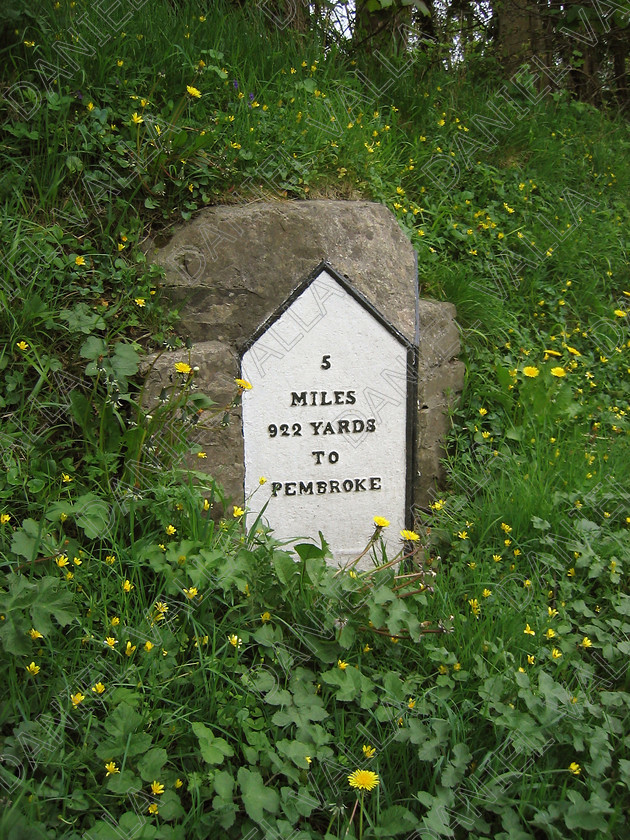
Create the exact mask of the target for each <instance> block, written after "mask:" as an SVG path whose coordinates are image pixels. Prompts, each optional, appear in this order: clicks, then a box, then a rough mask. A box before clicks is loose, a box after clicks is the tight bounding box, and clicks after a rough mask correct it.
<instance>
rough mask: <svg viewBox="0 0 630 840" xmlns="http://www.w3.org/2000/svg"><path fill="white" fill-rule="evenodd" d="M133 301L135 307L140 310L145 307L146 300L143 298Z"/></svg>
mask: <svg viewBox="0 0 630 840" xmlns="http://www.w3.org/2000/svg"><path fill="white" fill-rule="evenodd" d="M133 301H134V303H135V304H136V306H139V307H140V308H141V309H142V307H143V306H146V305H147V302H146V300H145V299H144V298H141V297H137V298H134V299H133Z"/></svg>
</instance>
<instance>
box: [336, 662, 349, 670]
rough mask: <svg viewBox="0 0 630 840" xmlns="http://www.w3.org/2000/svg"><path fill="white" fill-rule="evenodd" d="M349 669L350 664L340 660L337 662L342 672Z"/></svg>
mask: <svg viewBox="0 0 630 840" xmlns="http://www.w3.org/2000/svg"><path fill="white" fill-rule="evenodd" d="M347 667H348V663H347V662H344V661H343V659H338V660H337V668H340V669H341V670H342V671H345V670H346V668H347Z"/></svg>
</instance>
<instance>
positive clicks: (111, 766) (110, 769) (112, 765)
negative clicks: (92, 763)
mask: <svg viewBox="0 0 630 840" xmlns="http://www.w3.org/2000/svg"><path fill="white" fill-rule="evenodd" d="M105 769H106V770H107V773H106V774H105V775H106V776H113V775H114V773H120V770H119V769H118V767H116V762H115V761H108V762H107V764H106V765H105Z"/></svg>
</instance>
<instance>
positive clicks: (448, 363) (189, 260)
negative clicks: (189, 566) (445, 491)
mask: <svg viewBox="0 0 630 840" xmlns="http://www.w3.org/2000/svg"><path fill="white" fill-rule="evenodd" d="M149 258H150V259H151V260H152V261H155V262H157V263H158V264H160V265H161V266H163V268H164V271H165V279H164V284H163V288H164V289H165V290H166V291H167V293H168V294H169V295H170V296H171V298H172V299H173V301H174V302H176V303H177V304H178V305H179V306H180V307H181V321H180V325H179V329H180V332H181V333H182V334H185V335H188V336H190V338H192V339H193V341H194V342H195V343H194V345H193V348H192V350H191V352H190V357H189V354H188V352H187V351H186V352H182V351H177V352H175V353H170V354H167V353H165V354H163V355H162V356H161V357H160V359H159V360H158V362H157V363H156V365H155V369H154V373H153V375H152V385H151V388H152V389H153V391H154V392H155V391H156V390H157V392H159V386H160V383H161V382H163V381H168V377H169V375H170V374H171V373H172V371H173V370H174V368H173V365H174V363H175V362H177V361H187V362H189V364H191V365H193V366H194V365H197V366H199V371H198V373H197V374H196V377H195V381H196V383H197V386H198V387H199V388H200V389H201V390H203V391H204V392H205V393H207V394H208V395H209V396H210V397H211V398H212V399H213V400H215V402H217V403H218V404H219V405H222V406H223V405H226V404H228V403H229V402H230V400H231V399H232V397H233V396H234V393H235V386H234V384H233V380H234V377H236V376H238V370H239V367H238V359H239V354H240V353H241V351H242V350H243V348H244V346H245V344H246V343H247V342H248V341H249V340H250V339H251V337H252V335H253V334H254V332H255V331H256V330H257V328H258V327H260V325H261V324H263V323H264V322H265V321H266V320H267V319H268V318H270V317H271V316H272V315H273V314H274V312H276V310H277V309H278V307H279V306H280V305H281V304H282V303H283V302H284V301H285V300H286V299H287V298H288V297H289V295H290V294H291V293H292V292H293V290H294V289H295V288H296V287H297V286H298V285H299V284H300V282H301V281H303V280H304V278H305V277H306V276H307V275H309V274H310V273H311V272H312V271H313V270H314V269H315V267H316V266H317V265H318V264H319V263H320V262H322V261H323V260H326V261H327V262H328V263H330V264H331V265H332V267H333V268H334V269H335V270H336V271H337V272H338V273H339V274H341V275H345V276H346V277H347V278H348V280H349V282H350V283H351V284H352V285H353V286H354V287H355V288H356V289H357V290H358V291H359V292H360V293H362V294H363V295H364V296H365V297H366V298H367V299H368V300H369V301H370V302H371V303H372V304H373V306H374V307H375V308H376V309H377V310H378V311H379V312H380V313H381V314H382V315H383V316H384V317H385V318H386V319H387V320H388V321H389V322H390V323H391V324H392V325H393V326H394V327H395V328H396V329H397V330H398V331H399V332H400V333H402V335H403V336H405V337H406V338H407V339H408V340H409V341H411V342H412V343H414V344H417V345H418V348H419V349H418V359H419V382H418V409H419V413H418V442H417V448H416V459H417V464H416V475H415V482H414V484H415V503H416V505H421V506H425V505H426V504H428V502H429V500H430V495H429V494H430V491H431V487H432V486H433V484H434V483H435V482H436V481H439V479H440V477H441V474H442V471H441V468H440V463H439V462H440V458H441V456H442V452H443V450H442V439H443V435H444V432H445V431H446V429H447V426H448V420H447V416H446V408H447V406H448V405H449V403H450V402H452V400H453V399H454V398H455V397H456V396H457V394H458V393H459V392H460V391H461V387H462V383H463V365H462V364H461V363H460V362H458V361H457V356H458V354H459V350H460V346H459V332H458V329H457V325H456V323H455V320H454V319H455V307H454V306H452V305H451V304H448V303H441V302H438V301H432V300H418V299H417V277H416V268H415V254H414V251H413V248H412V246H411V245H410V243H409V241H408V240H407V238H406V237H405V235H404V234H403V232H402V231H401V229H400V227H399V226H398V224H397V222H396V219H395V217H394V216H393V215H392V214H391V213H390V212H389V211H388V210H387V208H385V207H384V206H382V205H379V204H373V203H370V202H364V201H348V202H346V201H305V202H303V201H291V202H268V203H258V204H253V205H248V206H222V207H216V208H209V209H207V210H204V211H202V212H201V213H200V214H199V215H198V216H197V218H196V219H195V220H194V221H192V222H190V223H188V224H186V225H184V226H181V227H180V228H178V229H177V230H176V231H175V232H174V235H173V236H172V237H171V239H170V240H169V241H168V242H167V243H166V244H165V245H163V246H162V247H159V248H158V247H155V246H154V247H152V249H151V250H150V251H149ZM305 329H306V330H307V326H306V327H305ZM196 441H197V442H198V444H199V446H200V447H201V448H202V449H203V450H204V451H206V452H207V455H208V457H207V460H203V461H200V462H197V463H195V464H194V466H195V468H197V469H204V470H207V471H208V472H209V473H211V474H212V475H213V476H214V477H216V478H217V479H218V480H219V481H220V482H221V483H222V484H223V486H224V487H225V490H226V492H227V493H228V495H230V496H232V497H233V499H234V502H235V503H242V501H243V477H244V470H243V438H242V431H241V425H240V415H239V414H238V412H236V413H235V414H233V416H232V422H231V424H230V425H229V426H228V427H227V428H223V427H220V426H219V424H218V421H217V422H215V423H210V424H208V425H207V428H206V424H205V423H204V424H202V426H201V428H200V429H199V430H198V431H197V432H196ZM377 512H378V511H375V513H377Z"/></svg>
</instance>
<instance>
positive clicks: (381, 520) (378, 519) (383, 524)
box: [374, 516, 389, 528]
mask: <svg viewBox="0 0 630 840" xmlns="http://www.w3.org/2000/svg"><path fill="white" fill-rule="evenodd" d="M374 524H375V525H376V527H377V528H387V527H388V526H389V519H385V517H384V516H375V517H374Z"/></svg>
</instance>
